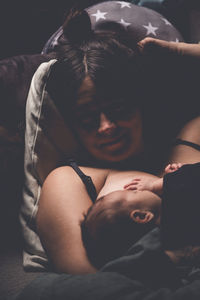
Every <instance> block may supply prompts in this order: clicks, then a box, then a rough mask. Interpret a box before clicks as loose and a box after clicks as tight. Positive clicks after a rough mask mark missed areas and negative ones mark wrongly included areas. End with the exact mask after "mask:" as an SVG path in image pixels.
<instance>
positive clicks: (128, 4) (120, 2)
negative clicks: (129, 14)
mask: <svg viewBox="0 0 200 300" xmlns="http://www.w3.org/2000/svg"><path fill="white" fill-rule="evenodd" d="M117 3H118V4H120V5H121V8H124V7H128V8H131V3H128V2H124V1H117Z"/></svg>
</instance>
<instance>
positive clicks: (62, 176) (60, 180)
mask: <svg viewBox="0 0 200 300" xmlns="http://www.w3.org/2000/svg"><path fill="white" fill-rule="evenodd" d="M78 168H79V170H80V171H81V172H82V173H83V174H85V175H86V176H90V177H91V179H92V181H93V183H94V185H95V187H96V189H97V191H98V190H99V189H100V188H102V186H103V184H104V183H105V181H106V178H107V176H108V174H109V173H110V172H111V170H110V169H97V168H91V167H85V166H84V167H83V166H78ZM70 184H73V185H77V186H78V185H79V184H83V182H82V180H81V177H80V175H78V173H77V172H76V171H75V170H74V169H73V168H72V167H71V166H62V167H58V168H56V169H54V170H53V171H51V173H50V174H49V175H48V176H47V178H46V180H45V182H44V185H43V188H44V187H45V186H48V187H49V186H51V187H56V186H60V185H62V186H63V185H64V186H69V185H70Z"/></svg>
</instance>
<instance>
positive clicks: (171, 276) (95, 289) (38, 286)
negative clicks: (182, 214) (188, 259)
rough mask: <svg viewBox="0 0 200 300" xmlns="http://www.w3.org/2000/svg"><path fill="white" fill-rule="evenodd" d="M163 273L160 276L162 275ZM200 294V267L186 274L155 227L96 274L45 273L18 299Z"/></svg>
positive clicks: (137, 299) (140, 299) (178, 298)
mask: <svg viewBox="0 0 200 300" xmlns="http://www.w3.org/2000/svg"><path fill="white" fill-rule="evenodd" d="M159 276H160V278H159ZM199 298H200V270H199V269H196V271H195V272H194V271H193V272H192V271H191V270H189V271H188V272H187V274H185V275H184V276H182V273H181V272H180V270H179V269H178V268H177V269H176V268H175V266H174V265H173V264H172V263H171V262H170V260H169V259H168V257H167V256H165V254H164V253H163V252H162V250H161V248H160V242H159V230H158V229H154V230H153V231H152V232H150V233H149V234H148V235H146V236H145V237H144V238H143V239H141V240H140V241H139V242H138V243H137V244H135V245H133V247H132V248H131V249H130V250H129V252H128V253H127V255H124V256H123V257H120V258H119V259H116V260H115V261H112V262H110V263H108V264H107V265H106V266H104V268H103V269H102V270H101V271H99V272H97V273H96V274H87V275H69V274H53V273H49V274H48V273H45V274H44V275H42V276H40V277H38V278H36V280H34V281H32V282H31V284H29V285H28V286H27V287H26V288H25V289H24V290H23V292H22V293H21V294H20V295H19V297H18V298H17V300H27V299H29V300H54V299H56V300H64V299H73V300H82V299H87V300H94V299H95V300H100V299H101V300H102V299H104V300H130V299H131V300H147V299H148V300H149V299H151V300H172V299H173V300H184V299H185V300H188V299H193V300H195V299H199Z"/></svg>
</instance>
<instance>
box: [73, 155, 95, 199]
mask: <svg viewBox="0 0 200 300" xmlns="http://www.w3.org/2000/svg"><path fill="white" fill-rule="evenodd" d="M67 163H68V165H69V166H71V167H72V168H73V169H74V171H75V172H76V173H77V174H78V176H79V177H80V178H81V180H82V182H83V183H84V185H85V187H86V190H87V192H88V195H89V196H90V198H91V200H92V202H93V203H94V202H95V200H96V198H97V192H96V188H95V186H94V183H93V181H92V178H91V177H90V176H87V175H86V174H84V173H83V172H82V171H81V169H80V168H79V166H78V165H77V163H76V161H75V160H74V159H73V158H70V159H67Z"/></svg>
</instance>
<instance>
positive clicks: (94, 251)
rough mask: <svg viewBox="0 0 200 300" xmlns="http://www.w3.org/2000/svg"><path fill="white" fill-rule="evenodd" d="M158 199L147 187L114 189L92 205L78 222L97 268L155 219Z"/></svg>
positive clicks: (156, 220)
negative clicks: (143, 188) (141, 189)
mask: <svg viewBox="0 0 200 300" xmlns="http://www.w3.org/2000/svg"><path fill="white" fill-rule="evenodd" d="M160 205H161V199H160V197H159V196H157V195H155V194H154V193H152V192H149V191H131V190H122V191H115V192H112V193H110V194H107V195H106V196H103V197H101V198H99V199H97V201H96V202H95V204H94V205H92V206H91V207H90V208H89V210H88V212H87V214H86V215H85V217H84V220H83V221H82V222H81V230H82V238H83V243H84V246H85V248H86V251H87V254H88V257H89V259H90V261H91V262H92V263H93V265H94V266H96V267H97V268H100V267H101V266H103V265H104V264H105V263H107V262H108V261H110V260H112V259H115V258H117V257H119V256H121V255H123V254H124V253H125V252H126V251H127V250H128V248H129V247H130V246H131V245H132V244H133V243H134V242H136V241H137V240H139V239H140V238H141V237H142V236H143V235H144V234H146V233H147V232H148V231H150V230H151V229H153V228H154V227H155V226H156V225H157V224H158V223H159V217H160Z"/></svg>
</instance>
